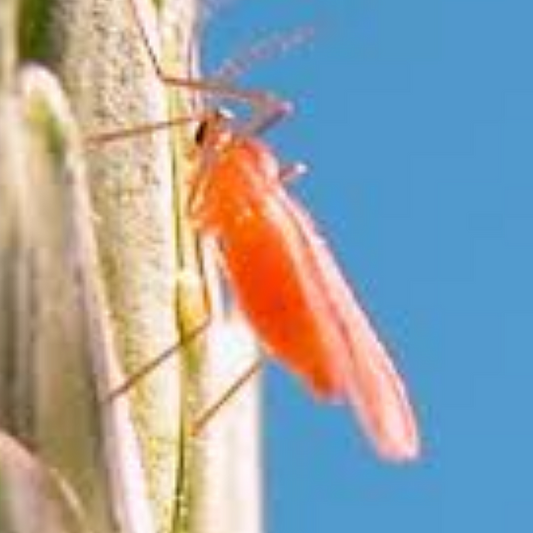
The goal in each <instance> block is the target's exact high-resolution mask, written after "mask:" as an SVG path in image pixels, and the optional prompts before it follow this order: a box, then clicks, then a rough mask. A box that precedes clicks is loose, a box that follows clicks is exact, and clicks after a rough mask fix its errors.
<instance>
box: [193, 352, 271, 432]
mask: <svg viewBox="0 0 533 533" xmlns="http://www.w3.org/2000/svg"><path fill="white" fill-rule="evenodd" d="M264 363H265V359H264V357H263V356H260V357H257V358H256V359H255V360H254V361H253V362H252V363H251V365H250V366H249V367H248V368H247V369H246V371H244V372H243V373H242V374H241V375H240V376H239V377H238V378H237V379H236V380H235V381H234V382H233V383H232V384H231V385H230V386H229V387H228V388H227V389H226V392H224V393H223V394H222V395H221V396H220V398H219V399H218V400H216V401H215V402H214V403H213V404H212V405H210V406H209V407H207V408H206V409H205V410H204V412H203V413H201V414H200V415H199V416H198V418H197V419H196V420H195V421H194V423H193V425H192V428H191V432H192V434H193V435H194V436H197V435H198V434H199V433H200V432H201V431H202V430H203V429H204V428H205V426H206V425H207V424H208V422H209V421H210V420H212V419H213V417H214V416H215V415H216V414H217V413H218V412H219V411H220V409H222V407H224V406H225V405H226V404H227V403H228V402H229V401H231V400H232V399H233V398H234V397H235V396H236V395H237V394H238V393H239V392H240V391H241V389H242V388H243V387H244V386H245V385H246V384H247V383H249V382H250V380H251V379H252V378H253V377H254V376H255V375H256V374H257V373H258V372H259V370H261V368H262V367H263V364H264Z"/></svg>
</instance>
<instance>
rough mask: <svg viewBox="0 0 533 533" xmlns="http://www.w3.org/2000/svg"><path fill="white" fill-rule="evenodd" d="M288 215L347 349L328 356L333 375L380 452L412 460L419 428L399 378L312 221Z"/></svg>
mask: <svg viewBox="0 0 533 533" xmlns="http://www.w3.org/2000/svg"><path fill="white" fill-rule="evenodd" d="M291 211H292V215H293V217H294V219H295V221H296V223H297V226H298V228H299V229H300V231H301V234H302V239H303V240H304V243H305V246H306V247H307V248H308V254H309V258H310V260H311V262H312V265H313V270H314V277H315V278H316V280H315V282H316V283H318V284H319V285H320V286H321V288H320V291H321V294H322V297H323V298H328V299H329V300H330V302H331V305H332V310H333V311H334V312H333V313H332V316H330V317H327V318H328V320H329V321H330V323H329V327H336V328H342V330H343V331H342V332H341V333H342V335H343V336H344V337H345V338H346V341H347V344H348V347H349V349H347V350H345V351H344V352H342V353H341V352H336V353H332V354H331V356H330V358H329V361H330V364H331V365H332V368H331V372H332V373H333V374H335V375H336V376H338V382H339V383H340V386H341V387H342V388H343V391H342V393H343V395H344V397H345V398H346V399H347V401H348V402H349V403H350V405H351V406H352V408H353V410H354V411H355V413H356V414H357V415H358V418H359V420H360V422H361V424H362V426H363V428H364V430H365V431H366V433H367V434H368V436H369V437H370V439H371V440H372V441H373V442H374V444H375V446H376V448H377V450H378V451H379V453H380V454H381V455H382V456H383V457H385V458H387V459H389V460H393V461H405V460H411V459H414V458H416V457H417V455H418V454H419V446H420V445H419V436H418V430H417V425H416V421H415V415H414V412H413V409H412V407H411V405H410V402H409V399H408V396H407V393H406V390H405V387H404V385H403V382H402V379H401V378H400V376H399V374H398V373H397V371H396V369H395V368H394V365H393V363H392V360H391V359H390V357H389V355H388V354H387V352H386V349H385V347H384V346H383V344H382V343H381V342H380V340H379V339H378V337H377V335H376V333H375V331H374V329H373V327H372V325H371V324H370V322H369V320H368V318H367V316H366V314H365V312H364V311H363V310H362V308H361V307H360V305H359V304H358V303H357V301H356V298H355V296H354V294H353V293H352V291H351V290H350V288H349V287H348V285H347V283H346V281H345V280H344V277H343V275H342V273H341V272H340V270H339V267H338V265H337V263H336V262H335V259H334V258H333V256H332V254H331V252H330V250H329V249H328V247H327V246H326V244H325V243H324V242H323V241H322V239H321V238H320V237H319V235H318V233H317V231H316V230H315V229H314V227H313V223H312V221H311V219H310V217H309V216H308V215H307V213H306V212H305V211H304V210H303V209H302V208H300V207H299V206H297V205H296V204H294V203H293V204H292V207H291Z"/></svg>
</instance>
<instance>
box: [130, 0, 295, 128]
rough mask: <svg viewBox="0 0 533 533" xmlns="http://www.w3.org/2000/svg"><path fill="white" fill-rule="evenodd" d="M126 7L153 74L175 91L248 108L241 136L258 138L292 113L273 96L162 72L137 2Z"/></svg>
mask: <svg viewBox="0 0 533 533" xmlns="http://www.w3.org/2000/svg"><path fill="white" fill-rule="evenodd" d="M128 4H129V5H130V8H131V12H132V15H133V17H134V19H135V24H136V26H137V28H138V30H139V34H140V37H141V39H142V41H143V43H144V47H145V48H146V52H147V54H148V57H149V60H150V63H151V64H152V67H153V70H154V73H155V75H156V76H157V77H158V78H159V79H160V80H161V82H162V83H165V84H167V85H170V86H174V87H182V88H185V89H191V90H193V91H201V92H204V93H210V94H214V95H218V96H220V97H222V98H227V99H230V100H234V101H238V102H242V103H245V104H247V105H249V106H251V107H252V109H253V113H252V117H251V118H250V120H248V121H246V122H245V123H244V124H243V125H242V126H241V127H240V128H239V131H240V133H241V134H243V135H256V134H260V133H262V132H263V131H265V130H266V129H268V128H269V127H271V126H272V125H273V124H275V123H276V122H278V121H279V120H281V119H282V118H283V117H285V116H286V115H288V114H289V113H291V111H292V105H291V104H290V102H286V101H283V100H280V99H279V98H278V97H277V96H275V95H274V94H272V93H268V92H265V91H255V90H247V89H240V88H236V87H233V86H231V85H229V84H226V83H224V82H220V81H217V80H208V79H202V80H198V79H192V78H186V77H180V76H175V75H171V74H168V73H167V72H165V71H164V69H163V68H162V67H161V65H160V63H159V60H158V58H157V56H156V54H155V52H154V49H153V48H152V46H151V44H150V40H149V38H148V34H147V32H146V30H145V28H144V25H143V22H142V19H141V16H140V13H139V9H138V6H137V4H136V0H128Z"/></svg>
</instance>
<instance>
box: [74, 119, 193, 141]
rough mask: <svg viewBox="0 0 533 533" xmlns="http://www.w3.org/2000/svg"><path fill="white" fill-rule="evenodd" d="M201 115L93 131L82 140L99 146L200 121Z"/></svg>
mask: <svg viewBox="0 0 533 533" xmlns="http://www.w3.org/2000/svg"><path fill="white" fill-rule="evenodd" d="M201 120H202V117H192V116H185V117H176V118H171V119H169V120H161V121H159V122H150V123H146V124H138V125H137V126H132V127H130V128H122V129H116V130H113V131H109V132H102V133H95V134H93V135H88V136H87V137H85V139H84V141H85V143H86V144H87V145H89V146H91V145H92V146H101V145H103V144H109V143H113V142H116V141H121V140H123V139H132V138H135V137H143V136H145V135H150V134H152V133H157V132H158V131H163V130H168V129H170V128H175V127H178V126H183V125H185V124H188V123H189V122H200V121H201Z"/></svg>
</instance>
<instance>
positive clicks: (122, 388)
mask: <svg viewBox="0 0 533 533" xmlns="http://www.w3.org/2000/svg"><path fill="white" fill-rule="evenodd" d="M210 322H211V317H210V316H208V317H207V318H206V319H205V320H203V321H202V322H201V323H200V324H199V325H198V326H197V327H195V328H194V329H193V330H192V331H190V332H189V333H187V334H186V335H184V336H183V338H182V339H180V341H179V342H177V343H176V344H174V345H173V346H171V347H170V348H167V349H166V350H165V351H164V352H162V353H161V354H159V355H158V356H157V357H155V358H154V359H152V360H150V361H148V362H147V363H146V364H145V365H143V366H142V367H141V368H139V369H138V370H136V371H135V372H134V373H133V374H131V375H130V376H128V377H127V378H126V380H125V381H124V383H122V384H121V385H119V386H118V387H117V388H116V389H114V390H112V391H111V392H110V393H109V394H108V396H107V398H106V399H107V401H113V400H115V399H116V398H118V397H119V396H122V395H123V394H125V393H127V392H128V391H129V390H130V389H131V388H132V387H133V386H134V385H136V384H137V383H138V382H139V381H140V380H142V379H144V378H145V377H146V376H147V375H149V374H150V373H151V372H152V371H154V370H155V369H156V368H158V367H159V366H160V365H161V364H163V363H164V362H165V361H166V360H167V359H169V358H170V357H171V356H172V355H174V354H175V353H176V352H179V351H180V350H181V349H182V348H184V347H185V346H187V344H190V343H191V342H194V341H195V340H196V339H197V338H198V337H199V336H200V335H201V334H202V333H203V332H204V331H205V330H206V329H207V328H208V327H209V324H210Z"/></svg>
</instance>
